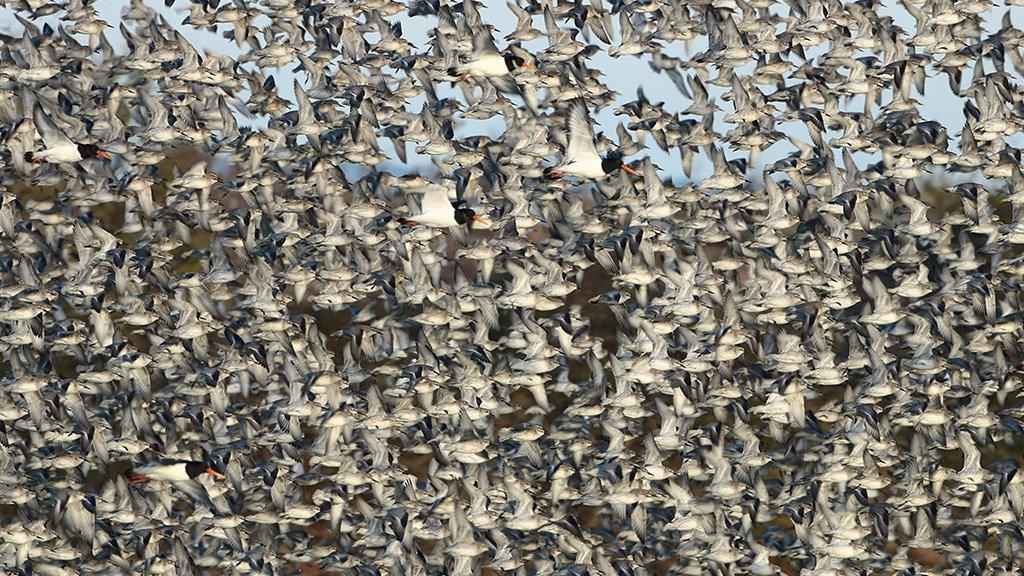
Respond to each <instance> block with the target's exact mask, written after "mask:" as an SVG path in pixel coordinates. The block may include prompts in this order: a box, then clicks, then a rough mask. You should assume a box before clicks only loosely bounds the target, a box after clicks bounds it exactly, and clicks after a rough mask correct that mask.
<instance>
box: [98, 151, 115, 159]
mask: <svg viewBox="0 0 1024 576" xmlns="http://www.w3.org/2000/svg"><path fill="white" fill-rule="evenodd" d="M96 155H97V156H99V157H100V158H103V159H105V160H110V159H111V158H112V157H111V156H110V153H109V152H106V151H104V150H97V151H96Z"/></svg>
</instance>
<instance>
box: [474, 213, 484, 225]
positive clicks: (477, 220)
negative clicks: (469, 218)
mask: <svg viewBox="0 0 1024 576" xmlns="http://www.w3.org/2000/svg"><path fill="white" fill-rule="evenodd" d="M473 222H478V223H480V224H487V220H484V219H483V218H481V217H480V216H479V215H477V214H473Z"/></svg>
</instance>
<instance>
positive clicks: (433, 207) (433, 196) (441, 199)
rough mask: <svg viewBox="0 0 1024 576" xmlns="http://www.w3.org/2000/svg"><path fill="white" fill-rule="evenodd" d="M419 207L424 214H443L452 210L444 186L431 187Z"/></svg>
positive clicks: (446, 189)
mask: <svg viewBox="0 0 1024 576" xmlns="http://www.w3.org/2000/svg"><path fill="white" fill-rule="evenodd" d="M420 207H421V208H422V209H423V213H424V214H428V213H429V214H445V213H447V212H451V211H453V210H454V208H453V207H452V201H451V198H450V197H449V196H448V188H447V187H446V186H439V185H433V186H431V187H430V188H428V189H427V192H426V194H424V195H423V202H421V204H420Z"/></svg>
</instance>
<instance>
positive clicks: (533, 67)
mask: <svg viewBox="0 0 1024 576" xmlns="http://www.w3.org/2000/svg"><path fill="white" fill-rule="evenodd" d="M523 68H526V69H527V70H536V69H537V67H536V66H534V65H533V64H530V63H529V62H523Z"/></svg>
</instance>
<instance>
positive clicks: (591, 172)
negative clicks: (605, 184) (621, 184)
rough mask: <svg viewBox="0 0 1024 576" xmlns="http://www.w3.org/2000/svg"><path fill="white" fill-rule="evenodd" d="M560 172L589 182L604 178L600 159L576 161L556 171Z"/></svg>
mask: <svg viewBox="0 0 1024 576" xmlns="http://www.w3.org/2000/svg"><path fill="white" fill-rule="evenodd" d="M558 170H559V171H560V172H564V173H565V174H566V175H567V176H578V177H580V178H588V179H591V180H598V179H600V178H604V177H605V175H606V174H605V172H604V169H603V168H601V160H600V159H596V160H593V159H588V160H578V161H576V162H572V163H569V164H566V165H565V166H562V167H561V168H559V169H558Z"/></svg>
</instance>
